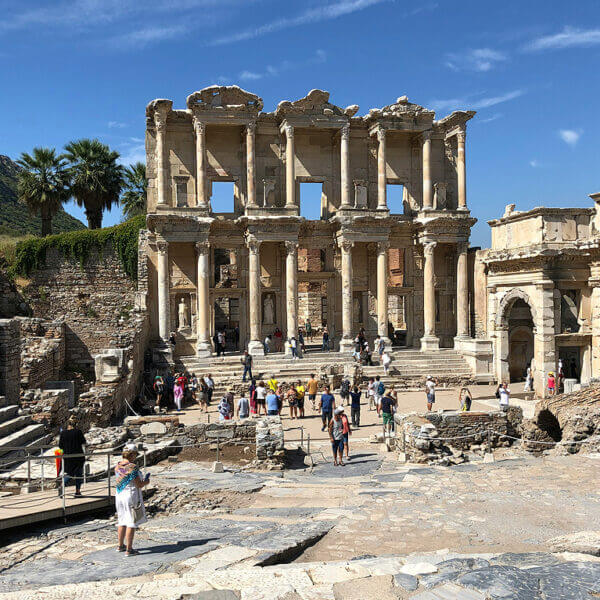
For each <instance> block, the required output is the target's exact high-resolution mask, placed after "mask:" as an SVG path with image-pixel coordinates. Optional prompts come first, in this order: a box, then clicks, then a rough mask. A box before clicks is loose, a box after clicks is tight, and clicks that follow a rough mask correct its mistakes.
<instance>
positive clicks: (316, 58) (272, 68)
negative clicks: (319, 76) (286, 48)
mask: <svg viewBox="0 0 600 600" xmlns="http://www.w3.org/2000/svg"><path fill="white" fill-rule="evenodd" d="M326 60H327V53H326V52H325V51H324V50H320V49H318V50H315V53H314V55H313V56H312V57H310V58H308V59H307V60H304V61H298V62H295V61H291V60H284V61H282V62H280V63H277V64H274V65H267V66H266V67H265V68H264V70H263V71H242V72H241V73H239V74H238V79H240V80H242V81H256V80H258V79H262V78H263V77H276V76H277V75H279V74H281V73H285V72H286V71H291V70H293V69H299V68H302V67H307V66H309V65H317V64H320V63H323V62H325V61H326ZM219 79H221V77H220V78H219ZM222 79H224V80H226V81H229V78H225V77H222Z"/></svg>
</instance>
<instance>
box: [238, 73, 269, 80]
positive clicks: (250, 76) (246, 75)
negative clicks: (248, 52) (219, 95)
mask: <svg viewBox="0 0 600 600" xmlns="http://www.w3.org/2000/svg"><path fill="white" fill-rule="evenodd" d="M263 76H264V75H263V74H262V73H256V72H255V71H242V72H241V73H240V74H239V75H238V77H239V78H240V79H241V80H242V81H255V80H256V79H262V78H263Z"/></svg>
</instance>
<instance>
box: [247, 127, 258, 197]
mask: <svg viewBox="0 0 600 600" xmlns="http://www.w3.org/2000/svg"><path fill="white" fill-rule="evenodd" d="M255 141H256V123H248V125H247V126H246V190H247V194H248V206H251V207H257V206H258V204H257V203H256V179H255V170H256V166H255V151H254V148H255Z"/></svg>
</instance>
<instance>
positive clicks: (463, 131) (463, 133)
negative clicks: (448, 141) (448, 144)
mask: <svg viewBox="0 0 600 600" xmlns="http://www.w3.org/2000/svg"><path fill="white" fill-rule="evenodd" d="M456 139H457V140H458V143H459V144H464V143H465V140H466V139H467V130H466V129H461V130H460V131H459V132H458V133H457V134H456Z"/></svg>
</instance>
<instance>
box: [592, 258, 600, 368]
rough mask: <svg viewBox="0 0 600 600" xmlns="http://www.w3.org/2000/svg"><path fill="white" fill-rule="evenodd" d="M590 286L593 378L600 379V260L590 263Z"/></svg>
mask: <svg viewBox="0 0 600 600" xmlns="http://www.w3.org/2000/svg"><path fill="white" fill-rule="evenodd" d="M589 286H590V287H591V288H592V297H591V303H590V304H591V311H592V314H591V325H592V372H591V377H592V378H593V379H600V262H596V263H591V264H590V279H589Z"/></svg>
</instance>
